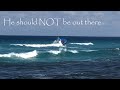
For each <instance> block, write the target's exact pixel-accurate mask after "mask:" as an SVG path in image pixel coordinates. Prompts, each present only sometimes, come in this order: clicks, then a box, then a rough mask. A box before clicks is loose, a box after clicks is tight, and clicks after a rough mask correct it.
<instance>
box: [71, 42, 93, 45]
mask: <svg viewBox="0 0 120 90" xmlns="http://www.w3.org/2000/svg"><path fill="white" fill-rule="evenodd" d="M70 44H76V45H94V44H93V43H91V42H89V43H70Z"/></svg>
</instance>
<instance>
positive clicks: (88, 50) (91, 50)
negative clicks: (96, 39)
mask: <svg viewBox="0 0 120 90" xmlns="http://www.w3.org/2000/svg"><path fill="white" fill-rule="evenodd" d="M81 51H84V52H94V51H98V50H81Z"/></svg>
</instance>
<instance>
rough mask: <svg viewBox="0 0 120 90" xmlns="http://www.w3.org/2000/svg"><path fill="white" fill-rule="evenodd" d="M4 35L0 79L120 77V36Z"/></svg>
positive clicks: (0, 59) (1, 45)
mask: <svg viewBox="0 0 120 90" xmlns="http://www.w3.org/2000/svg"><path fill="white" fill-rule="evenodd" d="M56 38H57V37H55V36H0V79H19V78H20V79H111V78H113V79H114V78H120V66H119V65H120V59H119V58H120V49H119V48H120V38H119V37H69V36H66V37H65V36H63V37H62V38H65V39H67V44H66V46H61V45H59V44H57V45H56V44H53V41H54V40H55V39H56Z"/></svg>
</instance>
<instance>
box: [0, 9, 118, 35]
mask: <svg viewBox="0 0 120 90" xmlns="http://www.w3.org/2000/svg"><path fill="white" fill-rule="evenodd" d="M20 18H21V20H22V21H23V22H32V19H33V20H34V22H35V19H37V20H38V21H39V19H41V20H42V21H44V20H46V23H45V26H44V24H43V23H42V22H41V24H38V23H37V24H36V25H32V24H31V25H21V24H20V23H19V24H17V22H19V21H20ZM55 18H59V20H58V25H57V19H55ZM63 19H64V20H65V21H67V23H68V22H69V23H68V24H66V23H64V24H63ZM53 20H54V22H53ZM87 20H89V21H96V22H97V23H98V22H99V23H100V24H99V25H98V24H97V25H89V23H86V24H85V21H86V22H87ZM80 21H82V24H79V25H76V24H75V23H78V22H79V23H80ZM10 23H11V24H10ZM48 25H49V26H48ZM0 35H38V36H44V35H45V36H120V11H0Z"/></svg>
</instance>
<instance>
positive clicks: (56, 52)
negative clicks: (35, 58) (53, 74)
mask: <svg viewBox="0 0 120 90" xmlns="http://www.w3.org/2000/svg"><path fill="white" fill-rule="evenodd" d="M48 52H49V53H52V54H55V55H57V54H59V53H61V51H57V50H50V51H48Z"/></svg>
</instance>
